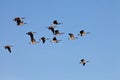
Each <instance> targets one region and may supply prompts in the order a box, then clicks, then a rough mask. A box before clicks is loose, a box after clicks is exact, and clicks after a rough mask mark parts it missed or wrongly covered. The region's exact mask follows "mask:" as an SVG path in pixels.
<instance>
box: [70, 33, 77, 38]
mask: <svg viewBox="0 0 120 80" xmlns="http://www.w3.org/2000/svg"><path fill="white" fill-rule="evenodd" d="M68 34H69V39H71V40H74V39H78V37H75V36H74V34H72V33H68Z"/></svg>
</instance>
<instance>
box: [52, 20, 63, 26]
mask: <svg viewBox="0 0 120 80" xmlns="http://www.w3.org/2000/svg"><path fill="white" fill-rule="evenodd" d="M53 24H54V25H59V24H62V23H59V22H58V21H57V20H54V21H53Z"/></svg>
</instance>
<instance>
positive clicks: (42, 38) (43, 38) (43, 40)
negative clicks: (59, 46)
mask: <svg viewBox="0 0 120 80" xmlns="http://www.w3.org/2000/svg"><path fill="white" fill-rule="evenodd" d="M39 40H42V42H43V43H45V41H46V40H49V38H45V37H41V38H40V39H39Z"/></svg>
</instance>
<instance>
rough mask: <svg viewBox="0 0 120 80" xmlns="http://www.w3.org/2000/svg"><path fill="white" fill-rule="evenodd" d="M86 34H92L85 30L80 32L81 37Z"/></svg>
mask: <svg viewBox="0 0 120 80" xmlns="http://www.w3.org/2000/svg"><path fill="white" fill-rule="evenodd" d="M86 34H90V32H85V31H84V30H80V32H79V34H78V35H80V36H81V37H82V36H84V35H86Z"/></svg>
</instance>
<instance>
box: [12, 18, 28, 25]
mask: <svg viewBox="0 0 120 80" xmlns="http://www.w3.org/2000/svg"><path fill="white" fill-rule="evenodd" d="M22 19H25V18H24V17H23V18H20V17H16V18H14V19H13V21H15V22H16V23H17V25H18V26H21V25H23V24H26V23H24V21H23V20H22Z"/></svg>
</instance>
